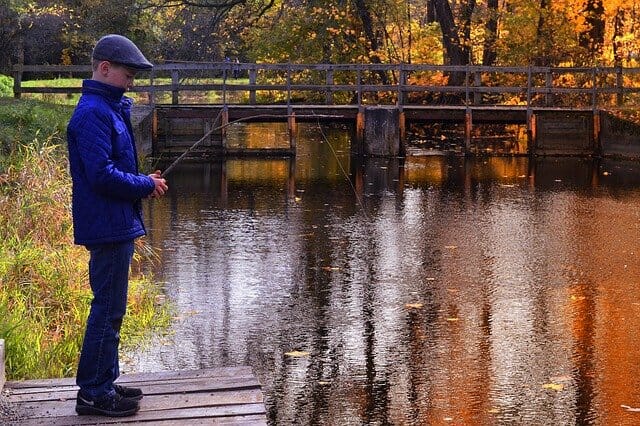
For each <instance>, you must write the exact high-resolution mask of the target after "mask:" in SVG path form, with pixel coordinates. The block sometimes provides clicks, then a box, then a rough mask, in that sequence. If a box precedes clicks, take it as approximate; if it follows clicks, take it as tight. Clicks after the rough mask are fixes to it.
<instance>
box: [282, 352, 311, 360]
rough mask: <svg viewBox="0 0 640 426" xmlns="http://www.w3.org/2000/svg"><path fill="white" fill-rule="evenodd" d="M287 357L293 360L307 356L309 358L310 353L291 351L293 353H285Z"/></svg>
mask: <svg viewBox="0 0 640 426" xmlns="http://www.w3.org/2000/svg"><path fill="white" fill-rule="evenodd" d="M285 355H286V356H290V357H292V358H302V357H305V356H309V352H305V351H291V352H287V353H285Z"/></svg>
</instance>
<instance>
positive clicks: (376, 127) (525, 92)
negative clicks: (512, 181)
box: [14, 62, 640, 156]
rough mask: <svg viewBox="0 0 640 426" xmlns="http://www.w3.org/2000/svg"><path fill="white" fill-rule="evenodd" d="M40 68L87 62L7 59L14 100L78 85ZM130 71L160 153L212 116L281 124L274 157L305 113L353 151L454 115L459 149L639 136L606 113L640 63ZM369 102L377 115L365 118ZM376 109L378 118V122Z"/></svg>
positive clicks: (220, 145) (633, 91) (636, 84)
mask: <svg viewBox="0 0 640 426" xmlns="http://www.w3.org/2000/svg"><path fill="white" fill-rule="evenodd" d="M43 75H46V76H49V77H53V76H71V75H73V76H78V77H88V76H89V75H90V67H88V66H17V67H16V68H15V72H14V94H15V96H16V97H21V96H22V95H23V94H34V93H40V94H43V95H45V96H54V95H55V94H69V93H75V92H80V90H81V88H80V85H79V82H78V85H77V86H74V87H42V86H38V83H37V81H33V80H31V81H23V80H24V78H23V77H25V76H28V77H29V78H35V77H42V76H43ZM139 77H140V78H139V79H138V80H137V84H138V85H137V86H136V87H135V88H134V89H133V92H135V93H136V94H137V96H138V99H137V102H138V104H141V103H144V104H148V105H151V106H153V107H154V111H155V114H154V118H153V119H150V120H152V123H151V134H152V139H153V144H154V146H155V147H156V149H160V150H162V149H171V148H176V149H180V148H182V146H183V145H184V144H185V143H187V142H186V141H187V140H189V141H191V142H193V141H194V139H198V137H199V136H202V135H203V134H206V132H208V131H211V129H212V128H213V127H215V123H213V121H214V120H213V119H214V117H218V116H220V117H221V121H220V122H219V123H220V124H221V125H222V126H223V129H224V128H226V125H227V124H228V123H230V122H233V121H235V120H242V121H284V122H287V123H288V133H289V145H288V146H287V147H284V148H279V149H277V150H275V152H276V153H284V154H286V153H289V154H292V153H294V152H295V144H296V141H295V134H296V123H297V122H299V121H303V120H307V121H310V120H312V121H314V122H316V121H326V120H330V121H344V122H348V123H352V124H353V128H354V136H355V137H354V139H353V140H354V141H355V144H354V147H352V148H353V151H354V152H357V153H360V154H365V155H366V154H374V155H377V154H382V155H385V154H386V153H389V154H390V155H392V156H393V155H402V154H403V149H404V142H405V139H406V137H405V132H406V129H407V127H408V126H412V125H414V124H420V123H435V122H437V123H443V122H445V123H446V122H448V123H459V124H460V125H461V126H462V128H463V134H464V149H465V150H466V151H469V150H470V148H471V146H472V142H473V138H474V136H473V135H474V132H475V130H476V127H477V126H478V125H482V124H487V123H504V124H520V125H524V126H526V132H527V136H528V147H529V150H528V152H527V153H537V154H556V153H557V154H562V153H567V154H587V155H589V154H594V153H596V154H597V153H601V152H603V151H606V148H605V149H603V147H604V146H605V145H607V146H611V151H616V150H618V151H620V150H622V152H625V151H626V150H630V151H632V152H635V149H636V148H635V147H634V146H632V147H631V148H629V147H627V146H626V145H625V146H622V147H616V146H614V145H615V144H616V141H617V140H623V141H625V143H626V144H627V145H629V144H630V145H634V144H635V141H636V140H637V139H640V130H639V129H638V127H637V126H636V125H634V124H633V123H631V122H625V123H623V125H620V121H619V120H620V119H619V118H616V117H614V116H620V115H624V114H625V113H626V112H628V111H632V110H635V109H637V107H638V106H639V104H640V68H623V67H596V68H577V67H534V66H527V67H485V66H443V65H425V64H252V63H240V64H237V63H231V62H222V63H166V64H161V65H158V66H156V67H154V69H153V70H151V71H150V72H146V73H140V75H139ZM449 81H460V82H462V84H459V85H449V84H448V82H449ZM373 110H376V112H372V114H374V115H375V114H377V116H376V117H374V118H372V117H373V115H372V116H370V117H369V118H367V111H373ZM381 112H382V114H383V115H384V114H385V113H386V114H387V118H384V119H383V123H382V130H380V128H381V126H380V124H381V123H380V121H379V120H378V118H379V116H380V113H381ZM387 119H388V120H391V121H390V122H388V123H387V121H386V120H387ZM622 120H624V119H622ZM367 123H374V124H367ZM385 126H388V128H385ZM604 127H606V129H604ZM620 129H622V130H620ZM603 130H605V131H604V135H605V137H606V140H605V141H603V140H602V136H603ZM196 135H199V136H198V137H196ZM376 138H387V139H389V138H391V139H394V138H395V139H396V140H397V141H398V142H399V143H398V146H397V147H395V151H394V150H393V149H391V150H390V151H389V150H388V149H387V148H388V147H386V146H385V147H383V149H382V151H381V152H368V151H367V150H368V149H369V150H371V147H370V146H369V145H368V144H367V143H365V140H367V139H369V140H371V139H376ZM206 145H208V146H209V149H210V150H213V151H216V150H217V151H219V152H220V153H234V152H233V150H232V149H230V148H228V147H226V146H225V132H224V131H220V132H219V133H217V134H213V136H212V138H211V140H209V141H207V143H206ZM374 149H375V147H374ZM638 151H640V148H639V149H638Z"/></svg>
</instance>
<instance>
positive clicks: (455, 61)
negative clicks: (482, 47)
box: [433, 0, 475, 86]
mask: <svg viewBox="0 0 640 426" xmlns="http://www.w3.org/2000/svg"><path fill="white" fill-rule="evenodd" d="M433 5H434V6H435V12H436V19H437V20H438V23H439V24H440V29H441V30H442V44H443V45H444V49H445V53H446V58H447V59H446V60H445V62H446V63H448V64H449V65H468V64H469V43H468V42H465V41H468V36H469V31H470V22H471V13H472V12H473V8H475V0H472V1H470V2H468V3H467V5H466V7H464V8H463V31H462V34H463V36H464V37H467V40H463V41H461V40H460V36H459V29H458V27H457V25H456V23H455V20H454V17H453V11H452V10H451V5H450V4H449V0H433ZM464 79H465V73H464V72H452V73H450V74H449V82H448V84H449V85H450V86H462V85H464Z"/></svg>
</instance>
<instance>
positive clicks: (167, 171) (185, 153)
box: [161, 109, 344, 177]
mask: <svg viewBox="0 0 640 426" xmlns="http://www.w3.org/2000/svg"><path fill="white" fill-rule="evenodd" d="M222 111H223V110H222V109H221V110H220V112H218V115H217V116H216V118H215V119H214V120H213V124H214V125H215V124H216V123H217V122H218V119H219V118H220V116H221V115H222ZM283 117H287V118H288V117H297V118H317V119H318V122H319V121H320V118H343V117H344V116H342V115H324V114H301V115H296V114H287V115H278V114H256V115H251V116H249V117H243V118H238V119H237V120H233V121H229V122H228V123H225V124H221V125H220V126H217V127H214V128H212V129H211V130H209V131H208V132H206V133H205V134H204V135H203V136H202V137H201V138H200V139H198V140H197V141H196V142H195V143H194V144H193V145H191V146H190V147H189V148H187V150H186V151H185V152H183V153H182V154H181V155H180V156H179V157H178V158H176V159H175V161H173V163H171V164H170V165H169V166H168V167H167V168H166V169H165V170H164V172H162V175H161V177H165V176H166V175H168V174H169V172H170V171H171V170H173V169H174V168H175V166H176V165H177V164H178V163H179V162H180V161H182V159H184V157H186V156H187V154H189V152H191V151H193V149H194V148H195V147H196V146H198V145H200V143H202V142H203V141H204V140H205V139H207V138H208V137H209V136H211V134H212V133H213V132H215V131H218V130H221V129H224V128H226V127H228V126H231V125H232V124H236V123H240V122H243V121H248V120H253V119H256V118H283Z"/></svg>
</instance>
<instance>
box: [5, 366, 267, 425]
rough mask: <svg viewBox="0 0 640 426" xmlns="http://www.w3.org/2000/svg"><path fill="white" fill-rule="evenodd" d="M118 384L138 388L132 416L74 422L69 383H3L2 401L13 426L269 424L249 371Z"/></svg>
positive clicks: (73, 390)
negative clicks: (137, 408) (137, 403)
mask: <svg viewBox="0 0 640 426" xmlns="http://www.w3.org/2000/svg"><path fill="white" fill-rule="evenodd" d="M117 383H120V384H126V385H130V386H135V387H140V388H142V391H143V392H144V398H143V399H142V400H141V401H140V411H139V412H138V413H137V414H136V415H134V416H131V417H122V418H117V417H113V418H110V417H99V416H78V415H77V414H76V412H75V404H76V394H77V391H78V387H77V386H76V385H75V379H73V378H69V379H47V380H28V381H19V382H7V383H6V384H5V387H4V398H5V399H6V400H8V403H9V405H10V407H11V411H12V412H13V415H12V417H13V418H14V419H13V422H15V424H16V425H21V426H22V425H89V424H138V423H139V424H145V423H146V424H153V425H185V424H198V425H233V424H236V425H240V424H241V425H266V424H267V417H266V410H265V406H264V400H263V395H262V390H261V387H260V383H259V382H258V380H257V378H256V377H255V376H254V375H253V372H252V371H251V368H250V367H228V368H214V369H206V370H192V371H167V372H157V373H134V374H126V375H122V376H121V377H120V378H119V379H118V381H117ZM0 420H2V419H1V418H0ZM9 421H10V422H11V421H12V420H9ZM0 423H3V422H2V421H0ZM9 424H13V423H9Z"/></svg>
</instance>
